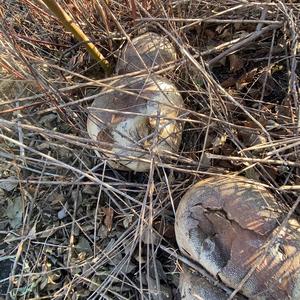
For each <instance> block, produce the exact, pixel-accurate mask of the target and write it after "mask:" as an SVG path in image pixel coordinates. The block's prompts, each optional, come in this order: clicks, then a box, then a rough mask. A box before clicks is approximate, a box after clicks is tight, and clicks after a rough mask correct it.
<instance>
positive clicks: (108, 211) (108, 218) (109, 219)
mask: <svg viewBox="0 0 300 300" xmlns="http://www.w3.org/2000/svg"><path fill="white" fill-rule="evenodd" d="M102 210H103V212H104V214H105V218H104V225H105V226H106V227H107V229H108V231H111V229H112V223H113V217H114V211H113V209H112V208H111V207H103V208H102Z"/></svg>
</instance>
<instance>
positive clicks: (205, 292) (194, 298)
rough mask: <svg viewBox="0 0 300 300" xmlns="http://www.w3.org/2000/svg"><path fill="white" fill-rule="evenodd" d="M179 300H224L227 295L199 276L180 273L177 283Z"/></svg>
mask: <svg viewBox="0 0 300 300" xmlns="http://www.w3.org/2000/svg"><path fill="white" fill-rule="evenodd" d="M179 290H180V295H181V300H199V299H202V300H226V299H228V295H226V294H225V292H224V291H223V290H221V289H220V288H218V287H216V286H215V285H213V284H212V283H210V282H209V281H208V280H207V279H205V278H204V277H203V276H201V275H199V274H194V273H191V272H190V271H188V270H185V271H183V272H181V274H180V281H179Z"/></svg>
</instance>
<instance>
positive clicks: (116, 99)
mask: <svg viewBox="0 0 300 300" xmlns="http://www.w3.org/2000/svg"><path fill="white" fill-rule="evenodd" d="M183 106H184V104H183V99H182V97H181V95H180V93H179V92H178V90H177V89H176V87H175V86H174V85H173V84H172V83H171V82H170V81H169V80H168V79H166V78H163V77H160V76H156V75H152V76H149V77H139V78H134V77H124V78H122V79H117V80H114V81H112V82H111V83H110V88H104V89H103V93H102V95H101V96H99V97H97V98H96V99H95V100H94V102H93V104H92V106H91V108H90V109H89V115H88V120H87V130H88V133H89V135H90V137H91V138H92V139H93V140H95V141H98V142H102V143H103V145H102V147H101V148H100V147H99V151H97V153H98V154H99V153H100V152H101V153H102V155H104V157H106V158H107V160H108V163H109V164H110V166H111V167H113V168H116V169H119V170H133V171H136V172H144V171H147V170H149V168H150V153H153V154H155V155H163V154H166V155H168V154H172V153H176V152H177V151H178V148H179V145H180V142H181V135H182V122H180V120H178V118H179V115H180V113H181V109H182V108H183Z"/></svg>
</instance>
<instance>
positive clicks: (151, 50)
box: [116, 32, 177, 74]
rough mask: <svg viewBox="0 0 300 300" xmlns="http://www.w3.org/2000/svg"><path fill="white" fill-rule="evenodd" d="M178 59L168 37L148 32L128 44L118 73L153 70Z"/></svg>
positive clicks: (117, 69) (120, 58) (118, 67)
mask: <svg viewBox="0 0 300 300" xmlns="http://www.w3.org/2000/svg"><path fill="white" fill-rule="evenodd" d="M176 58H177V55H176V50H175V48H174V46H173V45H172V43H171V42H170V41H169V40H168V39H167V38H166V37H164V36H161V35H159V34H156V33H154V32H147V33H145V34H142V35H140V36H138V37H136V38H134V39H132V41H131V43H129V42H128V43H127V44H126V46H125V48H124V49H123V50H122V52H121V55H120V57H119V59H118V62H117V66H116V72H117V73H119V74H125V73H129V72H134V71H139V70H142V69H145V68H146V67H147V68H152V67H155V66H158V65H162V64H165V63H167V62H171V61H174V60H175V59H176Z"/></svg>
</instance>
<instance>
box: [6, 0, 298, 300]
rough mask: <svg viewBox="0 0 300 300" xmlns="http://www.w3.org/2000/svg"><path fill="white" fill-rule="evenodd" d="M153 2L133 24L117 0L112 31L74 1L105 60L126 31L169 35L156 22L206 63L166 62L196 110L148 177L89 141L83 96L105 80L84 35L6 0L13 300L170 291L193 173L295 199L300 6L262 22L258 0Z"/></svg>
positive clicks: (271, 12)
mask: <svg viewBox="0 0 300 300" xmlns="http://www.w3.org/2000/svg"><path fill="white" fill-rule="evenodd" d="M145 2H147V7H148V9H147V11H148V13H149V14H150V15H151V16H152V17H153V18H161V19H160V20H161V21H155V20H146V19H145V20H143V18H146V13H145V12H143V11H142V9H141V8H140V7H137V8H136V9H137V12H136V13H137V15H138V17H139V18H140V19H139V20H136V21H135V22H134V21H133V20H132V11H131V8H130V7H129V6H128V5H127V4H126V3H127V2H126V1H117V2H116V1H115V2H110V4H109V10H106V15H107V21H108V27H109V34H107V32H106V30H105V26H104V24H103V23H102V19H101V18H99V15H98V12H97V10H95V9H94V5H90V2H88V1H67V4H66V5H68V7H69V8H70V9H71V11H72V14H73V15H74V17H76V19H77V20H79V21H80V22H79V23H80V24H81V26H82V27H83V30H84V31H85V32H86V33H87V34H88V36H90V37H91V38H92V40H93V41H94V40H95V41H97V43H99V44H98V45H101V47H103V51H105V52H106V57H107V58H108V59H109V60H110V62H111V64H114V63H115V56H117V55H118V50H119V49H120V48H122V46H123V45H124V43H125V39H126V38H125V36H124V35H123V33H124V32H125V33H126V34H128V35H129V37H130V38H132V37H135V36H137V35H139V34H141V33H143V32H144V31H146V30H149V29H151V30H154V31H157V32H159V33H161V34H166V33H165V32H164V31H163V30H162V28H161V27H159V26H158V25H157V24H159V25H160V26H162V27H163V28H164V29H166V30H167V31H168V33H169V34H170V36H169V38H170V40H172V38H174V39H175V40H177V41H180V43H182V44H180V43H179V45H182V46H183V47H184V48H185V49H187V51H188V52H189V53H190V54H191V56H192V57H195V59H196V61H197V62H198V63H199V65H200V67H199V65H198V66H195V65H193V64H192V63H191V59H190V58H188V57H187V56H184V55H181V58H183V59H184V62H183V60H181V59H180V60H178V61H177V62H176V69H175V71H174V72H172V73H170V72H169V73H168V72H166V73H165V74H164V76H167V77H169V78H170V79H171V80H172V81H173V82H174V83H175V84H176V86H177V87H178V89H179V90H180V91H181V93H182V95H183V97H184V100H185V104H186V107H187V108H188V110H187V111H184V112H183V118H184V119H188V121H187V122H186V125H185V128H184V132H183V141H182V145H181V149H180V152H179V153H178V155H175V154H174V155H173V154H172V155H171V154H167V155H166V160H165V161H164V163H163V164H162V163H161V162H162V158H161V157H155V163H154V166H153V168H154V172H153V176H152V175H151V174H150V173H151V172H150V173H149V174H143V173H142V174H134V173H129V172H125V171H116V170H112V169H110V168H109V167H108V166H107V163H106V161H105V156H102V157H101V158H99V157H97V156H96V155H95V153H94V152H93V149H94V148H95V145H94V144H93V143H92V141H90V140H89V139H88V136H87V134H86V125H85V124H86V112H87V107H88V106H90V104H91V100H90V99H88V97H89V96H91V95H92V94H91V93H90V91H91V90H92V91H93V93H99V91H100V88H101V87H102V86H103V85H106V84H107V83H108V81H107V79H105V78H104V74H103V73H101V69H100V67H99V65H97V64H96V63H95V62H94V61H92V60H91V59H90V58H89V57H88V56H87V55H86V54H85V49H84V47H83V46H82V45H79V44H77V43H76V41H75V40H74V38H73V37H72V35H71V34H70V33H68V32H65V31H64V30H63V28H62V27H61V26H60V24H59V22H58V21H57V20H56V19H55V18H54V17H53V16H51V15H50V14H49V12H48V11H46V10H45V9H44V7H43V6H40V5H39V4H36V5H35V4H33V3H31V2H30V1H29V2H28V1H27V2H25V1H17V0H16V1H10V4H7V3H5V4H4V5H3V7H2V8H1V13H2V14H3V16H4V17H5V18H4V19H3V20H6V21H5V22H3V24H1V27H0V34H1V42H0V48H1V54H0V73H1V77H2V78H3V79H1V84H0V134H1V136H0V208H1V210H0V216H1V222H0V230H1V236H0V238H1V240H3V241H4V243H3V244H4V245H5V248H4V250H1V251H4V252H3V253H2V252H1V255H2V254H3V256H8V255H9V256H11V255H12V256H13V259H12V260H13V261H14V262H16V264H17V265H18V268H16V269H12V266H11V265H10V266H8V270H9V272H8V273H10V275H16V276H15V277H13V276H12V277H8V275H7V274H6V275H5V276H6V277H5V278H6V280H5V278H3V280H5V283H6V284H7V285H6V287H7V288H8V289H9V291H8V295H10V297H11V298H12V299H19V298H20V297H23V298H24V299H31V298H33V297H41V298H42V297H44V298H45V299H46V298H48V299H60V298H64V299H99V298H101V297H103V299H141V298H142V297H144V298H145V299H150V298H151V299H170V298H171V299H176V297H178V293H177V288H178V274H179V272H180V268H181V267H180V264H179V261H178V260H179V258H178V256H177V255H176V251H177V245H176V242H175V236H174V211H175V210H176V207H177V205H178V202H179V201H180V198H181V196H182V195H183V194H184V192H185V191H186V189H187V188H188V187H189V186H190V185H191V184H192V183H193V182H194V181H195V180H199V179H200V178H204V177H206V176H207V172H208V173H213V174H222V175H226V174H228V173H240V174H243V175H245V176H246V177H248V178H250V179H254V180H256V181H257V182H261V183H263V184H265V185H267V186H269V187H271V189H272V190H276V191H277V193H278V199H279V200H280V201H285V202H286V203H287V204H292V203H293V202H294V201H295V199H296V197H297V191H299V185H300V174H299V165H297V163H298V162H299V138H298V135H299V126H298V123H299V102H298V101H299V100H298V99H297V94H296V93H295V92H294V89H295V88H294V87H295V86H296V87H297V86H298V85H299V83H298V79H297V76H299V67H298V66H296V68H295V67H293V66H294V65H295V63H294V60H296V59H297V57H298V51H299V46H298V45H299V43H298V40H297V36H296V35H295V33H296V32H298V31H299V28H298V26H299V24H298V23H297V22H295V21H294V19H293V18H297V16H298V15H299V7H298V6H297V5H296V4H293V3H292V1H290V2H291V3H286V4H280V7H279V6H278V5H277V3H276V5H275V3H274V2H270V3H265V4H264V5H266V6H267V7H268V8H269V9H268V13H267V16H266V17H265V19H264V20H263V21H264V22H265V23H264V24H263V26H262V29H264V31H263V33H261V32H260V31H259V26H258V25H260V24H262V23H260V22H259V21H260V18H261V15H262V11H263V10H264V7H262V6H261V5H259V4H257V3H249V4H247V5H246V4H245V3H244V2H243V3H242V2H240V3H239V4H240V6H237V7H234V6H233V4H230V3H228V1H221V2H220V1H219V2H218V3H217V4H216V3H213V2H211V3H207V2H199V1H189V2H184V3H183V2H182V3H179V2H178V1H174V2H172V3H171V4H167V1H160V4H161V5H162V7H164V8H165V9H164V10H160V11H158V10H157V9H156V8H155V5H153V1H145ZM95 5H96V4H95ZM110 13H112V14H113V15H110ZM167 14H168V15H167ZM113 16H115V17H116V19H115V18H114V17H113ZM173 17H174V18H180V19H182V20H181V21H180V22H179V21H175V20H174V21H170V18H173ZM191 18H197V19H199V18H200V19H202V21H199V22H196V23H192V22H190V21H188V20H189V19H191ZM116 20H117V21H118V22H119V23H118V22H116ZM166 20H168V22H166ZM224 20H227V21H226V22H225V23H224ZM249 20H250V21H251V22H249ZM271 21H272V22H278V23H276V24H275V25H272V23H268V22H271ZM155 22H156V23H155ZM169 22H171V23H172V25H171V23H169ZM8 24H14V26H13V27H11V26H8ZM24 24H26V26H24ZM120 25H121V27H120ZM268 26H273V27H268ZM120 28H122V29H123V30H124V32H122V30H120ZM265 28H267V30H266V29H265ZM268 28H270V29H268ZM254 35H255V36H257V38H255V39H254V38H252V37H254ZM247 39H248V40H247ZM245 40H246V41H248V42H247V43H245ZM110 44H111V45H112V47H113V48H112V51H110V50H107V49H110ZM177 46H178V45H177ZM180 50H183V49H180V47H178V51H179V52H180ZM229 50H230V51H229ZM226 51H227V52H226ZM181 52H183V51H181ZM224 53H225V54H226V53H228V54H226V55H224ZM211 61H213V62H214V63H212V64H209V63H210V62H211ZM3 62H6V63H3ZM208 65H209V66H208ZM112 76H115V75H114V74H113V75H112ZM93 80H97V81H93ZM221 88H222V89H221ZM231 97H233V98H234V100H236V102H233V101H232V98H231ZM85 98H86V99H85ZM18 107H21V109H19V110H18ZM249 115H251V116H252V118H250V117H249ZM18 124H19V125H18ZM260 126H262V127H263V129H264V130H262V128H261V127H260ZM22 143H23V144H24V145H25V146H26V147H28V148H26V151H25V156H24V155H23V154H22V146H20V144H22ZM97 146H99V145H97ZM99 147H101V146H99ZM32 150H35V151H32ZM212 154H213V156H210V155H212ZM233 158H235V159H233ZM53 159H55V160H53ZM267 159H269V162H268V163H267V162H264V161H267ZM200 161H201V162H202V163H201V164H199V162H200ZM272 161H273V162H272ZM274 161H275V162H276V164H275V163H274ZM293 163H294V164H295V165H293ZM148 186H149V187H151V189H150V188H149V189H148ZM297 186H298V190H297V189H296V188H297ZM282 187H284V188H286V189H285V190H284V191H283V190H282V189H281V188H282ZM149 190H150V191H151V192H150V193H149ZM2 232H3V234H2ZM161 246H164V247H167V248H168V249H171V250H170V251H171V253H173V255H171V254H170V253H168V252H166V251H164V250H162V249H164V248H163V247H161ZM18 249H20V250H19V252H18ZM1 278H2V277H1ZM10 278H13V280H11V281H10ZM1 280H2V279H1ZM1 296H2V295H1ZM1 296H0V297H1Z"/></svg>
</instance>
